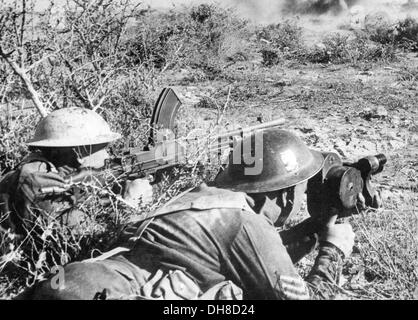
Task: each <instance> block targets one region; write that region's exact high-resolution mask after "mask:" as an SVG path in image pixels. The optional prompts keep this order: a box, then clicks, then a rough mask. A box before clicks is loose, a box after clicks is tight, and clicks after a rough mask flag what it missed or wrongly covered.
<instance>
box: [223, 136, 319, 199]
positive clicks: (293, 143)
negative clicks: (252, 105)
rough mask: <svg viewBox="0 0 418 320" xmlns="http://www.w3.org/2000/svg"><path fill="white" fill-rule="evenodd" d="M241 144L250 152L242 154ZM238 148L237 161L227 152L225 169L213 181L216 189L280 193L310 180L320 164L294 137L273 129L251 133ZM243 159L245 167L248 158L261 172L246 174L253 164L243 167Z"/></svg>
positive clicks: (315, 156)
mask: <svg viewBox="0 0 418 320" xmlns="http://www.w3.org/2000/svg"><path fill="white" fill-rule="evenodd" d="M248 139H251V140H250V141H248ZM245 142H247V143H248V145H249V146H251V150H245V149H246V148H245V145H246V143H245ZM249 142H250V143H249ZM257 143H258V144H259V146H260V147H259V151H257ZM240 145H241V146H240V149H242V150H239V152H240V153H241V157H240V159H233V158H234V156H233V152H231V154H230V158H229V164H228V166H227V167H226V169H225V170H224V171H222V172H220V173H219V174H218V176H217V177H216V179H215V185H216V186H217V187H219V188H225V189H230V190H234V191H242V192H246V193H262V192H271V191H276V190H281V189H284V188H288V187H291V186H294V185H296V184H298V183H301V182H303V181H306V180H308V179H310V178H311V177H313V176H314V175H315V174H316V173H318V172H319V171H320V170H321V168H322V166H323V163H324V157H323V156H322V154H321V153H320V152H317V151H314V150H311V149H309V148H308V147H307V146H306V145H305V143H303V141H302V140H301V139H299V138H298V137H297V136H296V135H294V134H292V133H290V132H288V131H285V130H280V129H277V128H271V129H266V130H263V131H259V132H256V133H253V134H252V135H251V137H250V136H248V137H246V138H244V139H243V143H240ZM261 146H262V148H261ZM236 148H237V145H235V146H234V149H236ZM248 149H249V148H248ZM261 150H262V152H260V151H261ZM250 153H251V154H250ZM257 153H259V154H257ZM245 157H247V163H248V162H249V161H248V157H250V158H252V159H254V161H259V164H260V165H261V168H260V169H261V170H260V171H259V172H257V174H252V173H251V171H249V170H248V169H249V168H251V167H255V166H256V164H255V162H254V164H251V163H248V164H246V162H245V161H244V160H245ZM235 158H236V156H235ZM237 160H238V161H237Z"/></svg>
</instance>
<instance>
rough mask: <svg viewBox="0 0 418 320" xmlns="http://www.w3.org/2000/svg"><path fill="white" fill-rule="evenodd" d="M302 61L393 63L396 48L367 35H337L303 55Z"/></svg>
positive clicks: (329, 37) (332, 35) (326, 39)
mask: <svg viewBox="0 0 418 320" xmlns="http://www.w3.org/2000/svg"><path fill="white" fill-rule="evenodd" d="M301 58H302V60H305V59H306V60H308V61H309V62H313V63H336V64H338V63H353V64H357V63H358V62H376V61H393V60H394V59H395V58H396V51H395V47H394V46H392V45H383V44H379V43H375V42H373V41H370V40H369V38H368V37H367V35H365V34H363V33H356V34H355V36H354V37H353V38H351V37H350V36H348V35H342V34H340V33H335V34H331V35H328V36H326V37H325V38H324V40H323V41H322V43H321V44H320V45H318V46H315V47H314V48H312V49H310V50H308V51H307V52H305V53H304V54H303V55H301Z"/></svg>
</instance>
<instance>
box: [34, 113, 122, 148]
mask: <svg viewBox="0 0 418 320" xmlns="http://www.w3.org/2000/svg"><path fill="white" fill-rule="evenodd" d="M120 137H121V136H120V134H118V133H115V132H112V131H111V130H110V127H109V124H108V123H107V122H106V121H105V120H104V119H103V118H102V117H101V116H100V115H99V114H97V113H96V112H94V111H92V110H89V109H82V108H76V107H71V108H63V109H59V110H55V111H53V112H51V113H50V114H49V115H48V116H46V117H45V118H43V119H42V120H41V121H40V122H39V123H38V125H37V127H36V130H35V134H34V136H33V138H32V139H30V140H29V141H27V142H26V144H27V145H28V146H34V147H75V146H83V145H95V144H102V143H109V142H112V141H114V140H117V139H119V138H120Z"/></svg>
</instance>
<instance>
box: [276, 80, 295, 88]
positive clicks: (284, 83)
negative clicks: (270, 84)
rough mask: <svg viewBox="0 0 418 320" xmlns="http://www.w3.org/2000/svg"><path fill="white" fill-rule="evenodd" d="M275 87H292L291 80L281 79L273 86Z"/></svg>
mask: <svg viewBox="0 0 418 320" xmlns="http://www.w3.org/2000/svg"><path fill="white" fill-rule="evenodd" d="M274 85H275V86H276V87H287V86H291V85H292V80H290V79H281V80H279V81H277V82H276V83H275V84H274Z"/></svg>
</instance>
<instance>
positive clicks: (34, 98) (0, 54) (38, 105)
mask: <svg viewBox="0 0 418 320" xmlns="http://www.w3.org/2000/svg"><path fill="white" fill-rule="evenodd" d="M0 57H1V58H3V59H4V60H5V61H6V62H7V63H8V64H9V65H10V67H11V68H12V69H13V71H14V73H16V75H18V76H19V77H20V79H22V81H23V83H24V85H25V87H26V89H27V90H28V91H29V93H30V96H31V99H32V101H33V103H34V104H35V107H36V109H37V110H38V112H39V113H40V114H41V116H42V117H46V116H47V115H48V112H47V110H46V109H45V107H44V106H43V104H42V102H41V99H40V98H39V95H38V92H37V91H36V90H35V88H34V87H33V85H32V82H31V81H30V79H29V77H28V75H27V73H26V70H24V69H22V68H20V67H19V66H18V65H17V64H16V62H14V61H13V60H12V59H11V58H10V55H9V54H6V53H4V52H3V49H2V48H1V47H0Z"/></svg>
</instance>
